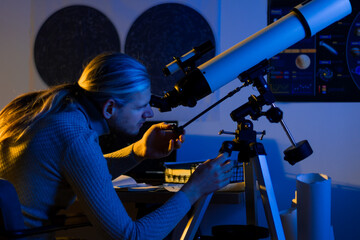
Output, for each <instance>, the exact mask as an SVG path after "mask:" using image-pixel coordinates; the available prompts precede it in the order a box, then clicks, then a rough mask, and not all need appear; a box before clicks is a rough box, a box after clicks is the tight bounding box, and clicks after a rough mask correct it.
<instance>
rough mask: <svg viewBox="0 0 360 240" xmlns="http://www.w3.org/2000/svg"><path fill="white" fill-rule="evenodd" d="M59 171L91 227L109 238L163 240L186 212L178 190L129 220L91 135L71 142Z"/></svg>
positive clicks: (188, 206)
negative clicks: (143, 214)
mask: <svg viewBox="0 0 360 240" xmlns="http://www.w3.org/2000/svg"><path fill="white" fill-rule="evenodd" d="M63 171H64V175H65V178H66V180H67V181H68V182H69V184H70V185H71V187H72V189H73V190H74V192H75V194H76V195H77V198H78V200H79V202H80V204H81V205H82V208H83V210H84V211H85V214H86V215H87V216H88V218H89V220H90V221H91V223H92V224H93V226H95V227H96V228H97V229H98V230H100V231H101V232H103V233H104V234H105V236H107V237H108V238H109V239H142V240H143V239H163V238H164V237H165V236H166V235H167V234H169V233H170V231H171V230H172V229H173V228H174V227H175V226H176V224H177V223H178V222H179V221H180V220H181V219H182V218H183V217H184V216H185V214H186V213H187V211H188V210H189V209H190V202H189V200H188V199H187V197H186V195H185V194H184V193H183V192H181V191H179V192H178V193H176V194H175V195H174V196H173V197H172V198H171V199H170V200H169V201H168V202H166V203H165V204H164V205H163V206H161V207H160V208H158V209H157V210H155V211H153V212H152V213H150V214H148V215H146V216H145V217H143V218H141V219H139V220H136V221H133V220H132V219H131V218H130V217H129V216H128V214H127V212H126V210H125V208H124V206H123V204H122V203H121V201H120V200H119V198H118V196H117V194H116V192H115V190H114V188H113V186H112V182H111V176H110V174H109V171H108V167H107V163H106V160H105V158H104V157H103V155H102V152H101V149H100V147H99V145H98V144H97V142H96V134H94V133H91V134H84V135H80V136H78V137H77V138H76V139H75V140H74V141H73V142H72V144H71V145H70V146H69V147H68V149H67V151H66V156H65V157H64V160H63Z"/></svg>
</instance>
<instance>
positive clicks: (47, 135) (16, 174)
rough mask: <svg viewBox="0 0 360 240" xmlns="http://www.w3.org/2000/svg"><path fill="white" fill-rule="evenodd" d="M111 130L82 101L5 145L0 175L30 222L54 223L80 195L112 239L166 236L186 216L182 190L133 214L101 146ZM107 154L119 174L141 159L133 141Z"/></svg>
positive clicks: (0, 150) (93, 220) (92, 218)
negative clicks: (102, 137)
mask: <svg viewBox="0 0 360 240" xmlns="http://www.w3.org/2000/svg"><path fill="white" fill-rule="evenodd" d="M107 131H108V127H107V123H106V121H105V120H104V119H103V118H102V116H101V114H100V113H99V112H98V111H96V109H95V108H94V106H92V105H91V104H90V105H89V104H85V103H83V102H82V104H79V103H75V104H70V105H68V106H66V107H65V108H64V109H63V110H62V111H60V112H58V113H53V114H49V115H48V116H46V118H44V119H42V120H41V121H39V122H37V123H36V124H35V125H34V127H33V128H32V129H31V130H30V131H29V132H28V133H27V134H26V135H24V137H22V138H21V139H20V141H18V142H16V143H13V142H11V140H9V141H5V142H2V143H1V144H0V163H1V164H0V177H1V178H5V179H8V180H9V181H10V182H12V183H13V184H14V186H15V188H16V190H17V193H18V195H19V199H20V203H21V206H22V212H23V215H24V219H25V224H26V225H27V226H28V227H35V226H42V225H46V224H50V223H51V218H52V217H53V216H55V215H56V214H57V213H58V211H59V210H61V209H66V208H67V207H69V206H70V205H71V204H72V203H73V202H74V200H75V198H77V200H78V201H79V203H80V204H81V207H82V209H83V210H84V212H85V214H86V215H87V217H88V218H89V220H90V221H91V223H92V225H93V226H94V227H96V228H97V229H98V230H99V231H100V232H101V233H102V234H103V235H104V238H109V239H141V240H145V239H163V238H164V237H165V236H166V235H167V234H168V233H170V231H171V230H172V229H173V228H174V227H175V226H176V224H177V223H178V222H179V221H180V220H181V219H182V218H183V217H184V216H185V214H186V213H187V211H188V210H189V209H190V202H189V200H188V198H187V197H186V195H185V194H184V193H183V192H181V191H179V192H178V193H176V194H175V195H174V196H173V197H172V198H171V199H170V200H169V201H168V202H166V203H165V204H164V205H163V206H161V207H160V208H158V209H157V210H155V211H154V212H152V213H150V214H148V215H146V216H145V217H143V218H141V219H139V220H136V221H133V220H132V219H131V218H130V217H129V216H128V214H127V212H126V210H125V208H124V206H123V204H122V203H121V201H120V200H119V198H118V196H117V194H116V192H115V190H114V188H113V185H112V182H111V179H112V177H116V176H111V175H110V173H109V169H108V164H107V161H106V159H105V157H104V156H103V154H102V151H101V148H100V146H99V140H98V138H99V133H101V132H107ZM106 158H107V159H108V160H111V161H112V164H115V165H116V168H117V169H120V171H119V172H118V173H119V174H122V173H125V171H126V170H128V169H129V168H131V167H133V166H134V165H136V164H137V161H136V160H135V158H134V156H133V153H132V146H131V145H130V146H129V147H126V148H124V149H121V150H119V151H117V152H114V153H111V154H108V155H106ZM44 239H51V236H50V235H49V236H47V237H45V238H44Z"/></svg>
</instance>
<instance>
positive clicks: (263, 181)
mask: <svg viewBox="0 0 360 240" xmlns="http://www.w3.org/2000/svg"><path fill="white" fill-rule="evenodd" d="M250 162H253V164H254V168H255V173H256V176H257V179H258V183H259V189H260V194H261V198H262V201H263V205H264V210H265V215H266V219H267V222H268V225H269V231H270V234H271V239H278V240H285V234H284V230H283V227H282V224H281V219H280V214H279V209H278V206H277V203H276V198H275V193H274V189H273V186H272V183H271V178H270V172H269V168H268V165H267V161H266V157H265V155H258V156H255V157H253V158H251V159H250Z"/></svg>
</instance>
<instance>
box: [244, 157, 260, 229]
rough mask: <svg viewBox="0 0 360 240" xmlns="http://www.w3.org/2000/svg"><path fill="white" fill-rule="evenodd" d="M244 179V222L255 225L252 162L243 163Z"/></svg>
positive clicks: (254, 182)
mask: <svg viewBox="0 0 360 240" xmlns="http://www.w3.org/2000/svg"><path fill="white" fill-rule="evenodd" d="M243 169H244V180H245V205H246V224H247V225H255V226H256V225H257V215H256V191H255V190H256V179H255V173H254V167H253V162H252V161H249V162H247V163H244V167H243Z"/></svg>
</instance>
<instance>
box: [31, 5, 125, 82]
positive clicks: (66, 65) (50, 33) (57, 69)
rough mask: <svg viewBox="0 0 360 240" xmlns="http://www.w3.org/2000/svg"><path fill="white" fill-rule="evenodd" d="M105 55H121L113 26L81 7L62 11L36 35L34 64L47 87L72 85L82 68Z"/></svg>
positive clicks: (103, 18) (98, 12)
mask: <svg viewBox="0 0 360 240" xmlns="http://www.w3.org/2000/svg"><path fill="white" fill-rule="evenodd" d="M105 51H117V52H119V51H120V39H119V36H118V33H117V31H116V29H115V27H114V25H113V24H112V22H111V21H110V20H109V19H108V18H107V17H106V16H105V15H104V14H103V13H101V12H100V11H98V10H96V9H94V8H91V7H88V6H82V5H73V6H69V7H65V8H62V9H60V10H58V11H57V12H55V13H54V14H52V15H51V16H50V17H49V18H48V19H47V20H46V21H45V22H44V23H43V24H42V26H41V28H40V30H39V31H38V33H37V35H36V39H35V44H34V60H35V65H36V68H37V70H38V72H39V75H40V77H41V78H42V80H43V81H44V82H45V83H46V84H47V85H48V86H53V85H58V84H62V83H72V82H75V81H77V79H78V78H79V77H80V74H81V71H82V69H83V66H84V65H85V64H86V63H87V62H88V61H89V60H91V58H93V57H95V56H96V55H98V54H100V53H102V52H105Z"/></svg>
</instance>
